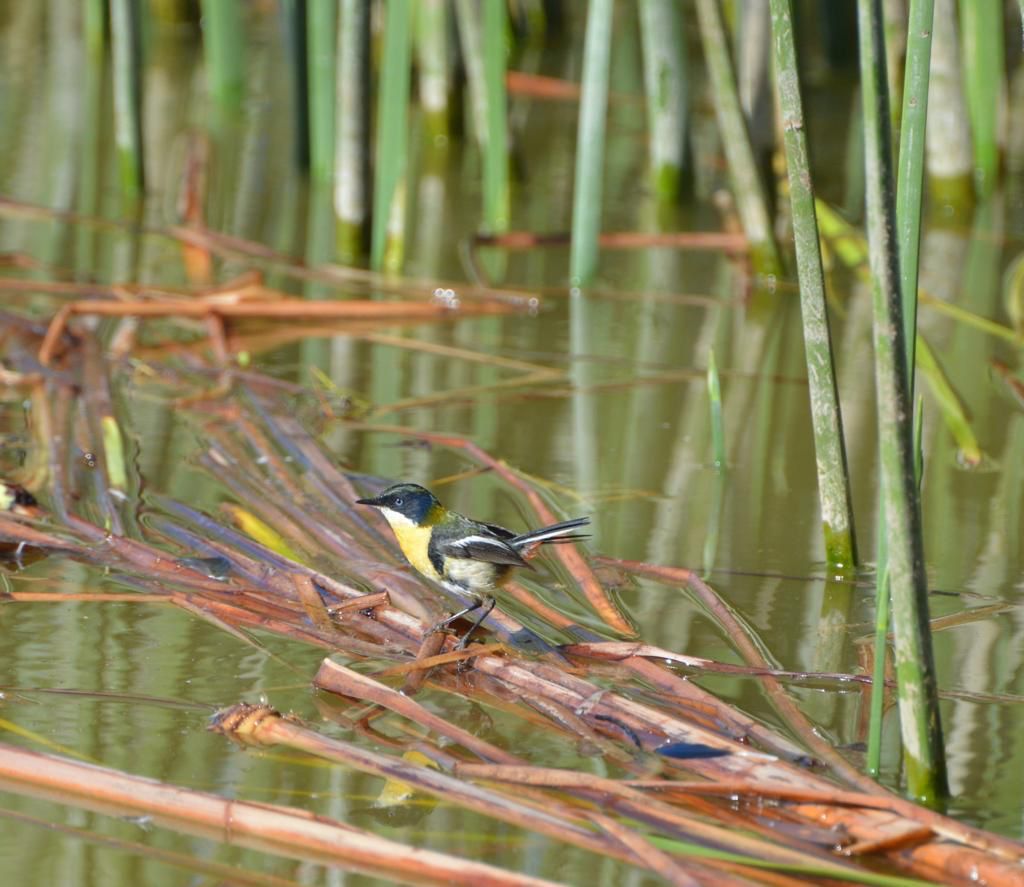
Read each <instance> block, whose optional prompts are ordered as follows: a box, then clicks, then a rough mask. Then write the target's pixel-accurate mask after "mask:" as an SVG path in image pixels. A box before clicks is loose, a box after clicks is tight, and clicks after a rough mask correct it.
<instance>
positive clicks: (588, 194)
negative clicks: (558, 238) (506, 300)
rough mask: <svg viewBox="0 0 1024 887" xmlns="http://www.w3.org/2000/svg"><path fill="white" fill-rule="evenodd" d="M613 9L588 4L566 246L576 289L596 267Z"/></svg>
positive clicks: (602, 1) (596, 0)
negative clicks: (570, 223) (569, 227)
mask: <svg viewBox="0 0 1024 887" xmlns="http://www.w3.org/2000/svg"><path fill="white" fill-rule="evenodd" d="M612 12H613V3H612V0H593V2H592V3H590V4H589V5H588V7H587V32H586V36H585V37H584V40H583V91H582V94H581V96H580V116H579V125H578V127H577V130H576V170H575V175H574V179H573V181H574V185H573V199H572V243H571V245H570V249H569V281H570V283H571V284H572V285H573V286H577V287H578V286H586V285H587V284H588V283H590V282H591V281H592V280H593V278H594V274H595V272H596V271H597V260H598V238H599V236H600V233H601V194H602V188H601V185H602V181H603V178H604V133H605V114H606V113H607V111H608V72H609V68H610V59H611V44H612Z"/></svg>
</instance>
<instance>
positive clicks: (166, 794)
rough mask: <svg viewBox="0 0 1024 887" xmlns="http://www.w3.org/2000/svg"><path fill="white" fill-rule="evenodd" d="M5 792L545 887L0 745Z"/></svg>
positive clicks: (473, 879)
mask: <svg viewBox="0 0 1024 887" xmlns="http://www.w3.org/2000/svg"><path fill="white" fill-rule="evenodd" d="M0 784H2V785H3V787H4V789H5V791H9V792H15V793H18V794H25V795H28V796H31V797H43V798H47V799H49V800H52V801H56V802H57V803H61V804H72V805H75V806H78V807H81V808H83V809H86V810H92V811H95V812H98V813H102V814H105V815H108V816H124V815H126V814H135V815H146V816H152V817H153V819H154V820H155V822H156V823H157V824H158V825H160V826H163V827H166V828H169V829H172V830H174V831H179V832H182V833H184V834H189V835H196V836H199V837H201V838H204V839H207V840H213V841H218V842H221V843H225V844H229V845H233V846H237V847H245V848H248V849H251V850H257V851H259V852H262V853H271V854H274V855H277V856H284V857H287V858H290V859H302V860H308V861H310V862H315V863H317V864H321V865H341V866H344V867H346V868H355V869H357V870H360V871H362V872H365V873H367V874H369V875H374V876H378V877H379V876H381V875H384V876H387V877H389V878H395V879H396V880H399V881H402V882H405V883H413V884H422V883H428V884H464V885H467V887H479V885H480V884H481V883H484V884H488V883H494V884H502V885H507V887H514V885H518V884H523V883H527V884H536V885H542V884H543V885H550V883H551V882H549V881H543V880H540V879H536V878H531V877H529V876H525V875H522V874H520V873H516V872H506V871H503V870H502V869H499V868H496V867H494V866H490V865H487V864H485V863H479V862H471V861H469V860H466V859H463V858H459V857H454V856H448V855H447V854H443V853H438V852H436V851H433V850H424V849H421V848H412V847H407V846H405V845H403V844H399V843H398V842H396V841H390V840H388V839H387V838H381V837H379V836H378V835H375V834H374V833H373V832H368V831H364V830H363V829H358V828H356V827H354V826H352V825H349V824H348V823H344V822H337V821H334V820H331V819H329V818H327V817H324V816H318V815H314V814H312V813H310V812H308V811H305V810H299V809H297V808H295V807H282V806H276V805H272V804H267V803H262V802H261V803H258V804H257V803H250V802H247V801H241V800H235V799H227V798H221V797H218V796H217V795H213V794H209V793H207V792H199V791H194V790H191V789H188V788H185V787H184V786H177V785H169V784H166V783H163V782H159V781H157V780H155V779H149V778H146V777H143V776H133V775H131V774H128V773H124V772H122V771H119V770H112V769H110V768H107V767H100V766H97V765H94V764H83V763H79V762H77V761H71V760H68V759H66V758H61V757H58V756H56V755H51V754H42V753H39V752H31V751H25V750H23V749H19V748H14V747H13V746H10V745H4V744H0Z"/></svg>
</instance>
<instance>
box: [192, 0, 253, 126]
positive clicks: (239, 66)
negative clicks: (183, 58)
mask: <svg viewBox="0 0 1024 887" xmlns="http://www.w3.org/2000/svg"><path fill="white" fill-rule="evenodd" d="M199 5H200V7H201V9H202V13H203V15H202V19H201V21H202V24H203V62H204V64H205V66H206V82H207V88H208V89H209V91H210V96H211V97H212V98H213V100H214V102H215V103H216V104H217V105H218V106H219V107H220V109H221V110H222V111H226V112H228V113H229V114H232V115H236V114H238V113H240V112H241V109H242V97H243V93H244V84H245V71H244V67H245V64H244V57H243V53H244V50H243V48H242V47H243V41H244V39H245V27H244V24H243V16H242V9H241V4H240V2H239V0H200V4H199Z"/></svg>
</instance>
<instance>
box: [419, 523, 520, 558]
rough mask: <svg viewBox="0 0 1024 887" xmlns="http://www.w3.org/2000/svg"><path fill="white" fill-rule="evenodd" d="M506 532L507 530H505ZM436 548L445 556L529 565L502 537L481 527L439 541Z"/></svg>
mask: <svg viewBox="0 0 1024 887" xmlns="http://www.w3.org/2000/svg"><path fill="white" fill-rule="evenodd" d="M506 532H507V531H506ZM438 550H439V551H440V552H441V553H442V554H443V555H445V556H446V557H464V558H470V559H471V560H475V561H486V562H487V563H490V564H508V565H509V566H513V567H529V566H530V565H529V564H528V563H527V562H526V561H525V560H523V558H522V556H521V555H520V554H519V552H518V551H516V550H515V549H514V548H512V547H511V546H510V545H509V544H508V543H507V542H505V541H504V540H503V539H499V538H498V537H497V536H495V535H493V534H492V533H491V532H489V528H485V527H481V532H479V533H471V534H468V535H465V536H461V537H459V538H457V539H450V540H445V541H442V542H440V544H439V545H438Z"/></svg>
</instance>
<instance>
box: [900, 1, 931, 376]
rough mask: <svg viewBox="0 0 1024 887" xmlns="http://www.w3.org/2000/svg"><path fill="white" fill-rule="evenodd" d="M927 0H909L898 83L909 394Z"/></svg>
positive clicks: (924, 118)
mask: <svg viewBox="0 0 1024 887" xmlns="http://www.w3.org/2000/svg"><path fill="white" fill-rule="evenodd" d="M934 13H935V4H934V2H933V0H911V2H910V11H909V19H908V23H907V32H908V33H907V65H906V73H905V76H904V81H903V114H902V116H901V118H900V119H901V121H902V122H901V125H900V154H899V160H898V164H899V171H898V177H897V181H896V225H897V231H896V234H897V237H898V240H899V256H900V290H901V292H902V293H903V336H904V341H905V343H906V345H907V370H908V373H909V377H910V392H911V395H913V391H914V344H915V342H916V341H917V274H918V264H919V258H918V256H919V251H920V246H921V199H922V193H923V191H924V146H925V125H926V123H927V121H928V76H929V70H930V67H931V58H932V21H933V17H934Z"/></svg>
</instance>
